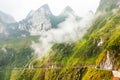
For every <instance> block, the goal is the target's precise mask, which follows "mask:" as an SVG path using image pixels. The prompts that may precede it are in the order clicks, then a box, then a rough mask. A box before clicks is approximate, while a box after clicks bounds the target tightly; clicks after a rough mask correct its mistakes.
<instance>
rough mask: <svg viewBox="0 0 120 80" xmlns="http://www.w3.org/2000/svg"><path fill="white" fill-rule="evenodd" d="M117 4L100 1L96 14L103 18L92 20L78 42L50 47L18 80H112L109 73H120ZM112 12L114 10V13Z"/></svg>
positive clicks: (119, 24)
mask: <svg viewBox="0 0 120 80" xmlns="http://www.w3.org/2000/svg"><path fill="white" fill-rule="evenodd" d="M106 3H108V5H106ZM118 4H119V0H116V1H114V0H109V1H108V0H101V3H100V6H99V7H98V10H97V12H96V13H99V12H100V13H102V12H105V14H101V15H99V16H97V17H96V18H95V20H94V21H93V22H92V24H91V27H90V28H89V29H88V32H87V33H86V34H85V35H84V37H83V38H82V39H81V40H79V41H77V42H75V43H56V44H54V45H53V47H52V48H51V50H50V52H48V53H49V55H48V56H47V57H44V58H42V59H36V60H34V61H32V62H31V63H30V64H29V65H32V66H33V67H34V68H33V69H34V70H23V73H22V74H21V75H20V76H19V77H18V79H19V80H21V79H22V78H23V79H26V80H29V79H31V80H39V79H40V80H46V79H47V80H112V79H113V78H114V77H115V76H114V74H113V73H112V70H116V71H118V72H119V69H120V54H119V53H120V32H119V30H120V10H119V6H118ZM114 9H117V11H116V12H115V13H113V10H114ZM70 11H71V10H70ZM39 68H40V69H39ZM95 68H96V69H95ZM24 74H25V75H27V76H24Z"/></svg>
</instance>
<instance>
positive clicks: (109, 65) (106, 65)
mask: <svg viewBox="0 0 120 80" xmlns="http://www.w3.org/2000/svg"><path fill="white" fill-rule="evenodd" d="M100 68H101V69H105V70H112V69H113V62H112V60H111V59H110V52H109V51H107V55H106V60H105V61H104V62H102V63H101V64H100Z"/></svg>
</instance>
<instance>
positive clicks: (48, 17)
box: [0, 4, 81, 39]
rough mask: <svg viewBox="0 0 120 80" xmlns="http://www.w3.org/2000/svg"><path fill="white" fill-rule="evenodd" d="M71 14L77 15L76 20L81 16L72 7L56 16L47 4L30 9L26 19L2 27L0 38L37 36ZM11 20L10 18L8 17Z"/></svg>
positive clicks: (56, 26) (56, 25)
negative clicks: (33, 9) (34, 9)
mask: <svg viewBox="0 0 120 80" xmlns="http://www.w3.org/2000/svg"><path fill="white" fill-rule="evenodd" d="M70 15H73V16H74V17H76V20H80V19H81V18H80V17H79V16H77V15H76V14H75V12H74V11H73V10H72V9H71V8H70V7H68V6H67V7H66V8H65V9H64V10H63V12H62V13H61V14H60V15H58V16H54V15H53V14H52V12H51V10H50V8H49V6H48V5H47V4H45V5H43V6H41V7H40V8H39V9H37V10H36V11H32V10H31V11H30V12H29V13H28V15H27V16H26V18H25V19H23V20H21V21H20V22H15V23H7V24H5V25H3V26H4V27H2V28H3V29H1V30H2V34H5V35H3V36H4V37H3V36H2V35H0V38H1V39H2V38H3V39H7V38H11V37H12V38H21V37H23V36H25V37H26V36H32V35H34V36H37V35H41V34H42V33H43V32H46V31H48V30H50V29H53V28H54V29H55V28H58V24H60V23H61V22H63V21H65V20H66V18H68V17H69V16H70ZM8 20H9V19H8Z"/></svg>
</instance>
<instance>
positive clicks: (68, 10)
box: [64, 6, 73, 12]
mask: <svg viewBox="0 0 120 80" xmlns="http://www.w3.org/2000/svg"><path fill="white" fill-rule="evenodd" d="M64 11H65V12H66V11H67V12H73V9H72V8H71V7H70V6H66V7H65V9H64Z"/></svg>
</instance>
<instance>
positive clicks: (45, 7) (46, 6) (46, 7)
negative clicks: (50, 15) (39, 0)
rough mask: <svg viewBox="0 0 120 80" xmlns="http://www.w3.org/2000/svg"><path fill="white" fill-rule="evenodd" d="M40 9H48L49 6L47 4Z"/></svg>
mask: <svg viewBox="0 0 120 80" xmlns="http://www.w3.org/2000/svg"><path fill="white" fill-rule="evenodd" d="M41 8H44V9H49V5H48V4H44V5H43V6H41Z"/></svg>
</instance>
